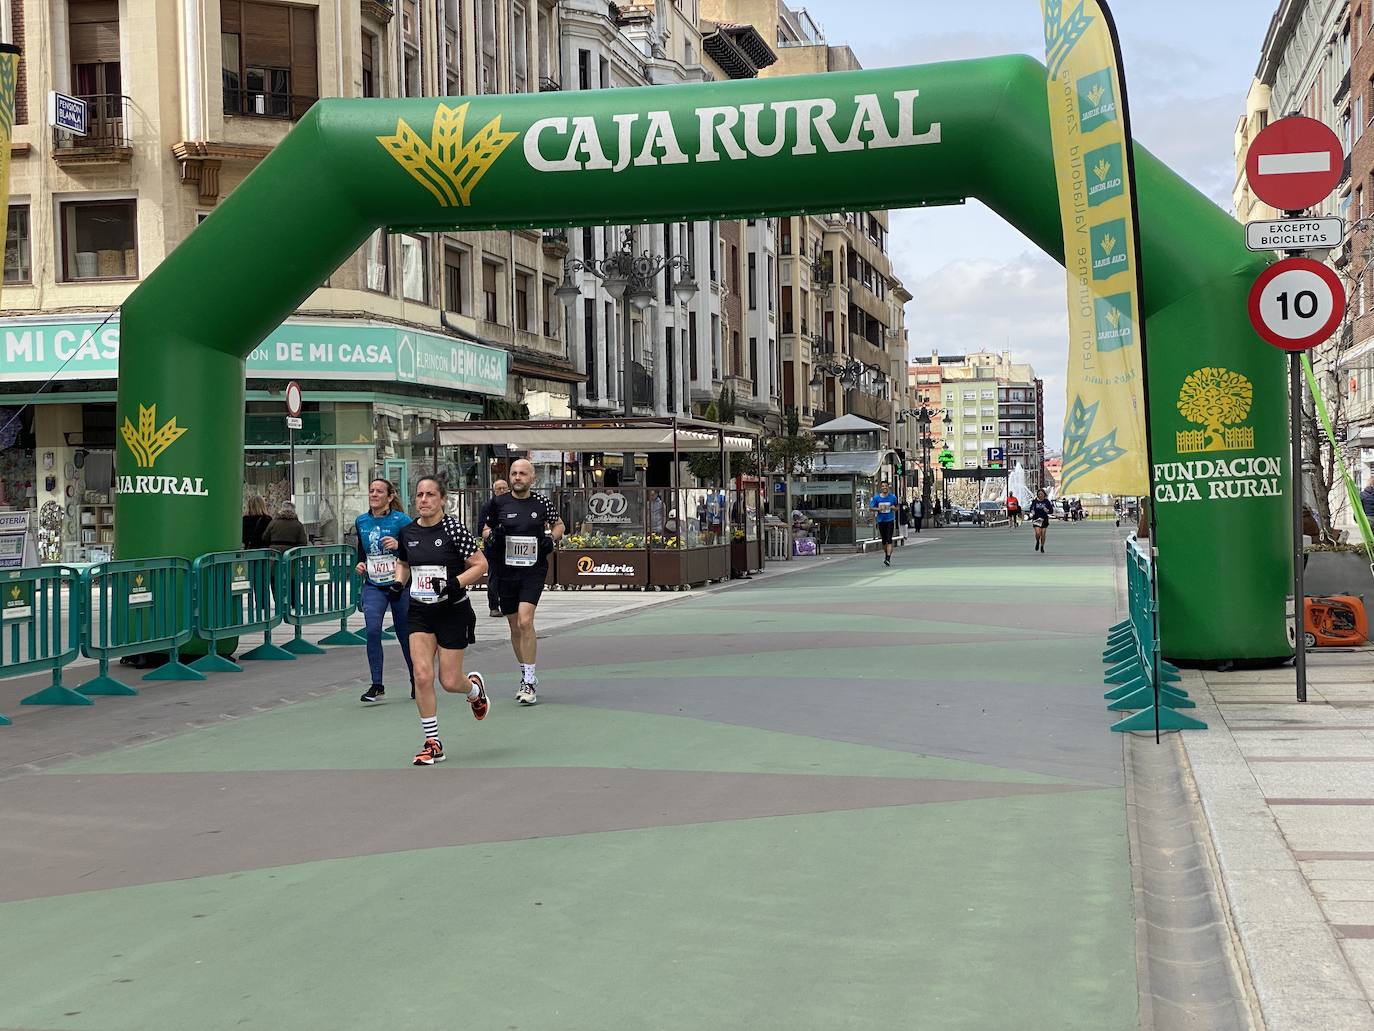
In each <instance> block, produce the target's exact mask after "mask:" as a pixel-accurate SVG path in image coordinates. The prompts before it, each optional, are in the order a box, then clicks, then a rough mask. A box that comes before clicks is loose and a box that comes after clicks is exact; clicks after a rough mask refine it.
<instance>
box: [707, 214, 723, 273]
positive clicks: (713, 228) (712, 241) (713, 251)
mask: <svg viewBox="0 0 1374 1031" xmlns="http://www.w3.org/2000/svg"><path fill="white" fill-rule="evenodd" d="M707 249H708V250H709V251H710V252H711V282H713V283H717V282H719V281H720V280H719V279H718V278H717V277H718V275H719V273H718V271H717V266H716V224H715V223H714V222H712V223H711V229H710V246H709V247H708V248H707Z"/></svg>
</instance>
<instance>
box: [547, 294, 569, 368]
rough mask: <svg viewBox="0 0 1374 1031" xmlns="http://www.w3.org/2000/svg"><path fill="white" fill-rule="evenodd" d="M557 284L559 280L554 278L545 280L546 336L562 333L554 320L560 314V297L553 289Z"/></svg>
mask: <svg viewBox="0 0 1374 1031" xmlns="http://www.w3.org/2000/svg"><path fill="white" fill-rule="evenodd" d="M557 286H558V284H557V282H556V281H554V280H552V279H545V280H544V297H543V300H544V335H545V336H546V337H557V336H559V335H560V334H559V332H558V328H559V327H558V323H557V322H555V321H554V318H555V316H556V315H557V314H558V298H556V297H555V296H554V294H553V291H554V289H555V288H556V287H557ZM566 353H567V351H566V350H565V351H564V354H566Z"/></svg>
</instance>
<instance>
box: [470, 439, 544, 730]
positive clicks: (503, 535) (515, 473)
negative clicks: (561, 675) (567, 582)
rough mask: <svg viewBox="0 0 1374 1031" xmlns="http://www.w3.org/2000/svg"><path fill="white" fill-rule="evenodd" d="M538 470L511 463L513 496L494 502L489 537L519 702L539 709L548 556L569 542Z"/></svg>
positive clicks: (521, 461)
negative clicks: (538, 656) (539, 643)
mask: <svg viewBox="0 0 1374 1031" xmlns="http://www.w3.org/2000/svg"><path fill="white" fill-rule="evenodd" d="M533 486H534V466H533V465H531V464H530V463H529V462H527V461H526V460H525V459H523V458H521V459H518V460H516V461H515V462H512V463H511V467H510V493H509V494H502V495H501V496H500V497H495V498H492V499H491V502H490V503H489V505H488V506H487V523H486V526H485V527H484V528H483V532H484V533H485V532H486V531H487V530H490V535H489V537H488V540H489V541H491V543H492V544H493V547H492V553H493V554H494V556H495V558H494V561H495V564H496V573H497V579H498V582H499V583H500V585H501V586H500V595H501V612H502V613H503V614H504V615H505V617H506V621H507V622H508V623H509V624H510V643H511V648H512V649H513V650H514V652H515V661H516V662H518V663H520V689H519V690H518V691H517V692H516V695H515V700H516V701H517V702H519V703H520V704H521V705H537V704H538V703H539V694H538V692H537V690H536V688H537V687H538V685H539V678H538V677H537V676H535V672H534V668H535V649H536V639H535V634H534V610H535V607H536V606H537V605H538V604H539V597H540V595H541V594H543V593H544V580H545V579H546V578H547V577H548V574H549V561H548V556H549V555H550V554H551V553H552V552H553V550H554V549H555V548H556V547H557V546H558V542H559V541H560V540H561V539H562V537H563V520H562V519H560V518H559V517H558V513H557V511H555V510H554V507H553V503H552V502H551V501H550V500H549V499H548V498H547V497H546V496H545V495H543V494H537V493H535V492H534V491H533V490H532V489H531V488H533Z"/></svg>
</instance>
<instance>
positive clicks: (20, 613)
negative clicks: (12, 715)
mask: <svg viewBox="0 0 1374 1031" xmlns="http://www.w3.org/2000/svg"><path fill="white" fill-rule="evenodd" d="M80 610H81V573H80V572H79V571H78V570H76V569H73V568H72V567H71V566H41V567H39V568H37V569H10V570H5V571H4V572H0V678H4V677H18V676H24V675H26V674H29V673H36V672H41V671H47V670H51V671H52V684H51V685H49V686H48V687H46V688H44V689H43V690H41V691H39V692H37V693H36V694H31V695H29V696H28V697H27V698H24V699H21V701H20V704H21V705H90V704H92V703H91V700H90V699H89V698H87V697H86V696H85V695H82V694H78V693H77V692H76V691H73V690H72V689H71V688H70V687H66V686H64V685H63V683H62V669H63V667H64V666H66V665H67V664H68V663H69V662H71V661H72V660H73V659H75V658H76V656H77V654H78V652H79V651H80V647H81V619H80ZM9 722H10V720H9V718H8V717H7V716H5V715H3V714H0V726H6V725H8V724H9Z"/></svg>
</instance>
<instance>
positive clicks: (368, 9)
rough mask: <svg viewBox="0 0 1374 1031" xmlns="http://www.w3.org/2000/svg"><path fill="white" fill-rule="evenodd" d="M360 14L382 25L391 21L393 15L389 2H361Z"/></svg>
mask: <svg viewBox="0 0 1374 1031" xmlns="http://www.w3.org/2000/svg"><path fill="white" fill-rule="evenodd" d="M362 12H363V14H364V15H366V16H368V17H370V18H373V19H375V20H376V21H378V22H380V23H381V24H383V25H385V24H386V23H387V22H389V21H391V17H392V15H393V14H395V11H394V10H393V8H392V5H391V0H362Z"/></svg>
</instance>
